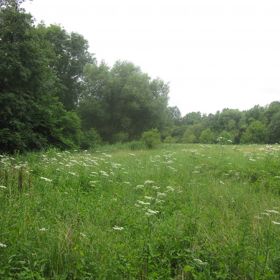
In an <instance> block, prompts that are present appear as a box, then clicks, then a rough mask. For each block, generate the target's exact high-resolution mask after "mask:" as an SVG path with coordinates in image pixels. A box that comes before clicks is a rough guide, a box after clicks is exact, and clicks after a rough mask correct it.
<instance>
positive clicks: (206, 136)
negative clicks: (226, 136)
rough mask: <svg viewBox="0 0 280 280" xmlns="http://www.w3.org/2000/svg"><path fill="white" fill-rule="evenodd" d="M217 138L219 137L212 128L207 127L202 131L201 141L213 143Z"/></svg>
mask: <svg viewBox="0 0 280 280" xmlns="http://www.w3.org/2000/svg"><path fill="white" fill-rule="evenodd" d="M216 138H217V137H216V136H215V134H214V133H213V132H212V130H211V129H210V128H207V129H205V130H203V131H202V132H201V135H200V137H199V142H200V143H208V144H212V143H215V142H216Z"/></svg>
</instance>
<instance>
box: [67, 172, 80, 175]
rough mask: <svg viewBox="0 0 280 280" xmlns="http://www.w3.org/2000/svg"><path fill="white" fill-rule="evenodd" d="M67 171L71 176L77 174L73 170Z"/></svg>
mask: <svg viewBox="0 0 280 280" xmlns="http://www.w3.org/2000/svg"><path fill="white" fill-rule="evenodd" d="M68 173H69V174H70V175H73V176H78V175H77V174H76V173H75V172H71V171H69V172H68Z"/></svg>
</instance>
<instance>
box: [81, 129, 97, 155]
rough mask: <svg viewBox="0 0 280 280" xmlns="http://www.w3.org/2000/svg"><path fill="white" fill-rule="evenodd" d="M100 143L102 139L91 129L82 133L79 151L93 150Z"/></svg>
mask: <svg viewBox="0 0 280 280" xmlns="http://www.w3.org/2000/svg"><path fill="white" fill-rule="evenodd" d="M101 143H102V139H101V137H100V135H99V134H98V132H97V131H96V130H95V129H94V128H91V129H90V130H88V131H86V132H84V133H83V135H82V140H81V149H84V150H86V149H93V148H95V147H96V146H98V145H100V144H101Z"/></svg>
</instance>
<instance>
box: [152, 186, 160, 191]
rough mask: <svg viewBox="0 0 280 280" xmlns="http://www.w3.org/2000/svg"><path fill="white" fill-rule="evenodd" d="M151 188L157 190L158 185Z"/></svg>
mask: <svg viewBox="0 0 280 280" xmlns="http://www.w3.org/2000/svg"><path fill="white" fill-rule="evenodd" d="M152 189H154V190H159V189H160V187H158V186H152Z"/></svg>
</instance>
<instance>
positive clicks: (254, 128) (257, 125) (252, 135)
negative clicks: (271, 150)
mask: <svg viewBox="0 0 280 280" xmlns="http://www.w3.org/2000/svg"><path fill="white" fill-rule="evenodd" d="M265 140H266V129H265V125H264V124H263V123H262V122H260V121H257V120H255V121H252V122H251V123H250V125H249V126H248V127H247V129H246V131H245V132H244V134H243V135H242V137H241V143H256V144H260V143H265Z"/></svg>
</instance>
